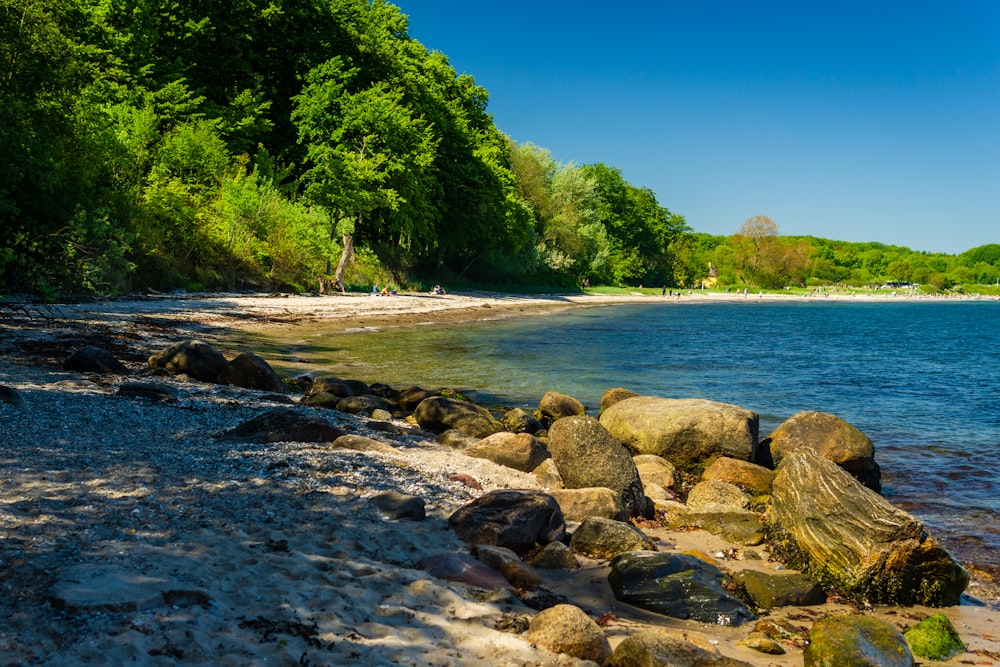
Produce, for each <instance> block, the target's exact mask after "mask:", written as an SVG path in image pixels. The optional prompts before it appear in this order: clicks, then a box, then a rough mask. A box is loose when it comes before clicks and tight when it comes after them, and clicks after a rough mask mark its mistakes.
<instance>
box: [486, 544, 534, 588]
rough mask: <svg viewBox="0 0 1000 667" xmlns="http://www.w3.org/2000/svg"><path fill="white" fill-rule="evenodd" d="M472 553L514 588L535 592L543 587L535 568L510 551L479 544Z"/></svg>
mask: <svg viewBox="0 0 1000 667" xmlns="http://www.w3.org/2000/svg"><path fill="white" fill-rule="evenodd" d="M472 553H473V554H474V555H475V557H476V558H477V559H478V560H479V561H480V562H482V563H483V564H484V565H486V566H487V567H489V568H491V569H494V570H496V571H497V572H499V573H500V574H502V575H503V578H504V579H506V580H507V581H508V582H509V583H510V585H511V586H513V587H514V588H519V589H522V590H526V591H533V590H535V589H536V588H538V587H539V586H541V585H542V578H541V577H540V576H539V575H538V573H537V572H535V570H534V568H532V567H531V566H530V565H528V564H527V563H525V562H524V561H522V560H521V559H520V558H519V557H518V555H517V554H516V553H514V552H513V551H511V550H510V549H507V548H505V547H495V546H491V545H489V544H477V545H475V546H474V547H472Z"/></svg>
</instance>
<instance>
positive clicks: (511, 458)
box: [465, 431, 549, 472]
mask: <svg viewBox="0 0 1000 667" xmlns="http://www.w3.org/2000/svg"><path fill="white" fill-rule="evenodd" d="M465 455H466V456H472V457H475V458H479V459H486V460H488V461H493V462H494V463H496V464H498V465H502V466H506V467H508V468H513V469H514V470H520V471H522V472H531V471H532V470H534V469H535V468H537V467H538V466H539V465H541V463H542V461H544V460H545V459H547V458H549V448H548V447H546V446H545V443H544V442H542V441H541V440H539V439H538V438H536V437H535V436H533V435H531V434H530V433H509V432H507V431H501V432H499V433H494V434H493V435H488V436H486V437H485V438H483V439H482V440H480V441H479V442H477V443H476V444H474V445H471V446H469V447H468V448H466V449H465Z"/></svg>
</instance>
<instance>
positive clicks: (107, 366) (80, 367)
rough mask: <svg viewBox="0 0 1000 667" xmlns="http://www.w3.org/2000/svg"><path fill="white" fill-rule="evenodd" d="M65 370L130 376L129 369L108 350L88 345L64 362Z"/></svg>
mask: <svg viewBox="0 0 1000 667" xmlns="http://www.w3.org/2000/svg"><path fill="white" fill-rule="evenodd" d="M63 369H64V370H67V371H74V372H76V373H106V374H110V375H128V369H127V368H125V365H124V364H123V363H122V362H120V361H118V359H116V358H115V356H114V355H113V354H111V353H110V352H108V351H107V350H105V349H103V348H100V347H96V346H93V345H88V346H86V347H83V348H80V349H79V350H77V351H76V352H74V353H73V354H71V355H70V357H69V358H68V359H66V361H65V362H63Z"/></svg>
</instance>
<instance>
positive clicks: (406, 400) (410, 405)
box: [396, 386, 441, 412]
mask: <svg viewBox="0 0 1000 667" xmlns="http://www.w3.org/2000/svg"><path fill="white" fill-rule="evenodd" d="M440 395H441V393H440V392H437V391H431V390H429V389H422V388H420V387H416V386H413V387H406V388H405V389H400V390H399V397H398V398H397V399H396V401H397V402H398V403H399V407H401V408H403V409H404V410H406V411H408V412H412V411H413V410H414V409H415V408H416V407H417V406H418V405H420V403H421V402H422V401H423V400H424V399H426V398H430V397H431V396H440Z"/></svg>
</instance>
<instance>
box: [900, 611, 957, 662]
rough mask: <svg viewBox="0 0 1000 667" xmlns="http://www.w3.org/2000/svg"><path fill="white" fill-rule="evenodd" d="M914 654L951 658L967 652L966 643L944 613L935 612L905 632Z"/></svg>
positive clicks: (904, 634)
mask: <svg viewBox="0 0 1000 667" xmlns="http://www.w3.org/2000/svg"><path fill="white" fill-rule="evenodd" d="M903 637H905V638H906V643H907V644H909V645H910V650H911V651H913V654H914V655H916V656H919V657H921V658H926V659H928V660H949V659H951V658H953V657H955V656H956V655H958V654H959V653H964V652H965V644H963V643H962V638H961V637H959V636H958V632H956V631H955V626H953V625H952V624H951V621H949V620H948V617H947V616H945V615H944V614H934V615H933V616H928V617H927V618H925V619H924V620H922V621H920V622H919V623H917V624H916V625H914V626H913V627H912V628H910V629H909V630H907V631H906V632H904V633H903Z"/></svg>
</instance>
